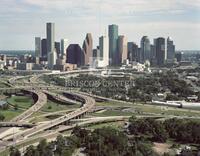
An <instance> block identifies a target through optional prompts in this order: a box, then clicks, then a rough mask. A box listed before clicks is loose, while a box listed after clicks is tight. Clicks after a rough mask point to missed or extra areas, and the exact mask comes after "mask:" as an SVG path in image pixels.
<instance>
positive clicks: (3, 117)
mask: <svg viewBox="0 0 200 156" xmlns="http://www.w3.org/2000/svg"><path fill="white" fill-rule="evenodd" d="M4 119H5V116H4V115H3V114H1V113H0V121H3V120H4Z"/></svg>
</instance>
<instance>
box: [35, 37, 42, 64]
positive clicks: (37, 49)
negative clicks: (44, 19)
mask: <svg viewBox="0 0 200 156" xmlns="http://www.w3.org/2000/svg"><path fill="white" fill-rule="evenodd" d="M40 57H41V38H40V37H35V63H36V64H39V63H40Z"/></svg>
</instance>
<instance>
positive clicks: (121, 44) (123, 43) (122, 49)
mask: <svg viewBox="0 0 200 156" xmlns="http://www.w3.org/2000/svg"><path fill="white" fill-rule="evenodd" d="M118 51H119V59H120V64H121V63H124V62H125V61H126V60H127V58H128V47H127V39H126V37H125V36H123V35H120V36H119V37H118Z"/></svg>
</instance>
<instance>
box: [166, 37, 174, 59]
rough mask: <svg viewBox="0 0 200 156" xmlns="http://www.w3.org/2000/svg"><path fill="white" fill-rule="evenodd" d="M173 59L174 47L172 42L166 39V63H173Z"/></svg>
mask: <svg viewBox="0 0 200 156" xmlns="http://www.w3.org/2000/svg"><path fill="white" fill-rule="evenodd" d="M174 57H175V45H174V42H173V40H172V39H171V38H170V37H168V38H167V61H168V62H173V61H174Z"/></svg>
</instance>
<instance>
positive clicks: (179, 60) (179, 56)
mask: <svg viewBox="0 0 200 156" xmlns="http://www.w3.org/2000/svg"><path fill="white" fill-rule="evenodd" d="M182 57H183V52H177V53H175V58H176V61H177V62H181V61H182Z"/></svg>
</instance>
